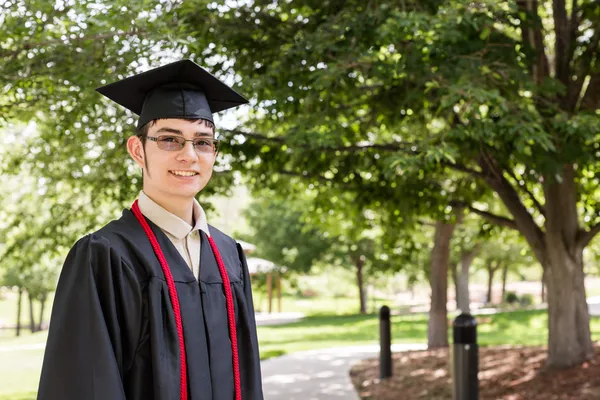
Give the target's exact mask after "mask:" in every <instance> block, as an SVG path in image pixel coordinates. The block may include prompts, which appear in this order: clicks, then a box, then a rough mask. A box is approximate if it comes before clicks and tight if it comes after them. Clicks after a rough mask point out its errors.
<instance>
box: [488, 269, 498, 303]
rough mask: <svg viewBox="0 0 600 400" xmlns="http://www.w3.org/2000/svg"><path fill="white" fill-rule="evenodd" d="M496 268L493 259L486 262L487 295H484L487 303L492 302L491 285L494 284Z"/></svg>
mask: <svg viewBox="0 0 600 400" xmlns="http://www.w3.org/2000/svg"><path fill="white" fill-rule="evenodd" d="M497 268H498V264H496V265H494V262H493V261H489V262H488V263H487V273H488V289H487V297H486V303H487V304H492V287H493V286H494V275H495V274H496V269H497Z"/></svg>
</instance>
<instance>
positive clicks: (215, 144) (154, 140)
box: [146, 135, 221, 155]
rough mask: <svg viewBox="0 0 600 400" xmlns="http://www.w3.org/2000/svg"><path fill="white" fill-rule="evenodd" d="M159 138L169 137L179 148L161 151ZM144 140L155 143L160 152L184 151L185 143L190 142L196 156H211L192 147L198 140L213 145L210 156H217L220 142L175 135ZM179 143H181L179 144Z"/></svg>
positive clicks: (148, 137) (150, 137)
mask: <svg viewBox="0 0 600 400" xmlns="http://www.w3.org/2000/svg"><path fill="white" fill-rule="evenodd" d="M161 137H169V138H174V139H175V142H177V143H178V144H179V145H181V148H179V149H173V150H167V149H161V148H160V145H159V142H160V138H161ZM146 139H149V140H151V141H153V142H155V143H156V145H157V147H158V148H159V149H160V150H162V151H168V152H174V151H181V150H183V149H184V147H185V144H186V142H192V147H193V148H194V151H195V152H196V153H197V154H211V152H208V151H199V150H198V149H197V148H196V146H195V145H194V142H195V141H198V140H203V141H206V142H212V145H213V151H212V154H215V155H216V154H217V153H218V152H219V143H220V142H221V141H220V140H219V139H215V138H196V139H186V138H184V137H181V136H175V135H159V136H146ZM181 141H183V143H181Z"/></svg>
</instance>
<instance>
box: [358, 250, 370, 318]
mask: <svg viewBox="0 0 600 400" xmlns="http://www.w3.org/2000/svg"><path fill="white" fill-rule="evenodd" d="M355 263H356V285H357V286H358V297H359V299H360V313H361V314H366V313H367V297H366V295H367V294H366V292H365V287H364V286H365V285H364V279H363V267H364V265H365V256H363V255H360V256H358V257H357V258H356V260H355Z"/></svg>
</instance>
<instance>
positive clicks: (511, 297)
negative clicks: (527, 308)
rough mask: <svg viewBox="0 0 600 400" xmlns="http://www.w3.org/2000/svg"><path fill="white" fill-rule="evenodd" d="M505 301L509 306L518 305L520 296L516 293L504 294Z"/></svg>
mask: <svg viewBox="0 0 600 400" xmlns="http://www.w3.org/2000/svg"><path fill="white" fill-rule="evenodd" d="M504 301H505V302H506V303H508V304H513V303H517V302H518V301H519V296H517V294H516V293H515V292H506V293H505V294H504Z"/></svg>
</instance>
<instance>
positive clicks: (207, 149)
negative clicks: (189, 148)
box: [194, 139, 218, 153]
mask: <svg viewBox="0 0 600 400" xmlns="http://www.w3.org/2000/svg"><path fill="white" fill-rule="evenodd" d="M217 144H218V141H217V140H215V139H196V140H194V148H195V149H196V151H197V152H199V153H214V152H215V151H216V150H217Z"/></svg>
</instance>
